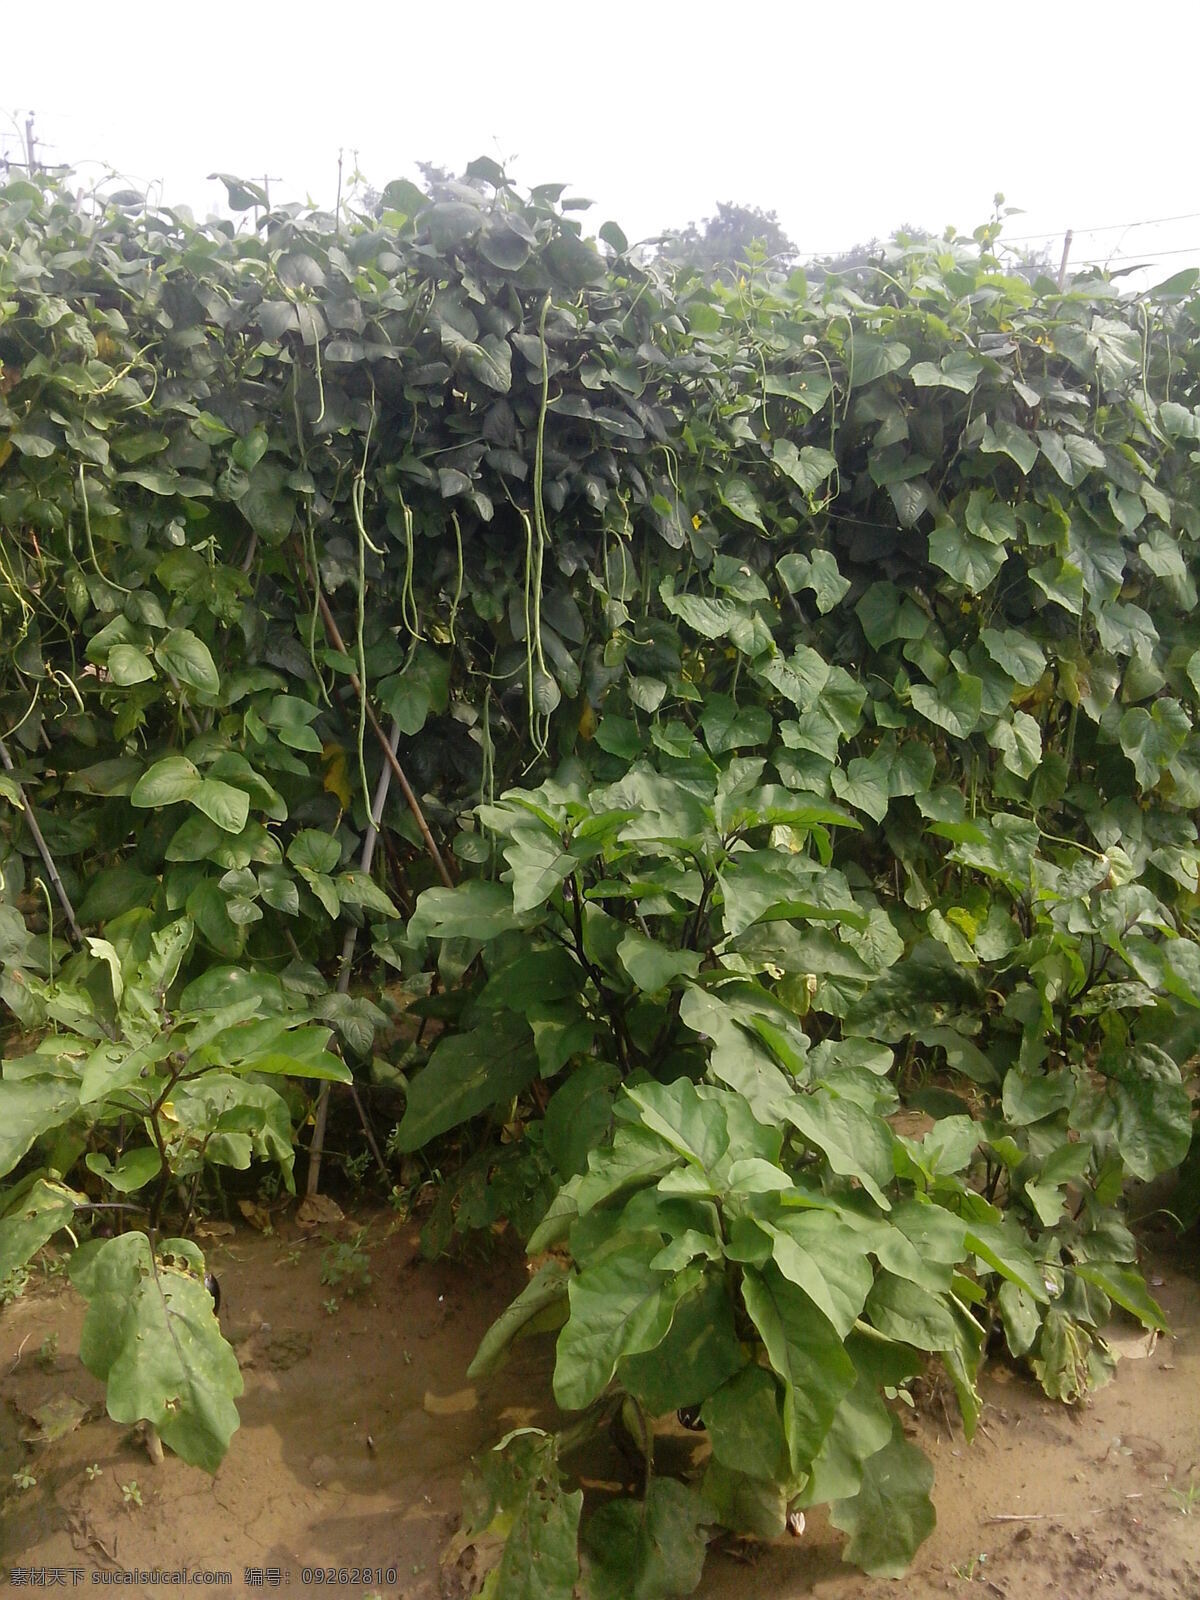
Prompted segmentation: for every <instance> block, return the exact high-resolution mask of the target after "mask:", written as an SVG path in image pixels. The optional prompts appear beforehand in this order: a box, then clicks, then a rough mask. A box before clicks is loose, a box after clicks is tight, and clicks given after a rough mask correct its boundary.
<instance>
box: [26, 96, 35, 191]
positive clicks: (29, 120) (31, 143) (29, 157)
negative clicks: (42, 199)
mask: <svg viewBox="0 0 1200 1600" xmlns="http://www.w3.org/2000/svg"><path fill="white" fill-rule="evenodd" d="M33 115H34V114H33V112H32V111H31V112H30V113H29V115H28V116H27V117H26V118H25V162H26V166H25V170H26V172H28V174H29V176H30V177H32V176H33V174H34V171H35V163H34V159H33V152H34V149H35V147H36V140H35V139H34V137H33Z"/></svg>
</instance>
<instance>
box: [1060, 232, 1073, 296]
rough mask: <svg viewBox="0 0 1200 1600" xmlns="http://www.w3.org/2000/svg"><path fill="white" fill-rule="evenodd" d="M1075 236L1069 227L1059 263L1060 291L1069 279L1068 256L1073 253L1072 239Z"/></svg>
mask: <svg viewBox="0 0 1200 1600" xmlns="http://www.w3.org/2000/svg"><path fill="white" fill-rule="evenodd" d="M1074 237H1075V235H1074V234H1073V233H1072V232H1071V229H1070V228H1068V229H1067V236H1066V238H1065V239H1064V240H1063V253H1062V260H1061V261H1060V262H1059V264H1058V287H1059V290H1060V291H1061V290H1062V286H1063V284H1064V283H1066V281H1067V257H1068V256H1069V255H1070V254H1071V240H1072V239H1073V238H1074Z"/></svg>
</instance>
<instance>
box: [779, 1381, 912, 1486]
mask: <svg viewBox="0 0 1200 1600" xmlns="http://www.w3.org/2000/svg"><path fill="white" fill-rule="evenodd" d="M891 1437H892V1414H891V1412H890V1411H889V1410H888V1408H887V1406H886V1405H884V1403H883V1400H882V1399H881V1398H880V1395H879V1391H878V1385H877V1380H876V1378H875V1375H874V1374H873V1373H866V1374H864V1373H863V1372H862V1371H861V1370H860V1371H859V1374H858V1381H857V1383H856V1384H855V1385H854V1388H853V1389H851V1391H850V1393H849V1394H848V1395H846V1396H844V1398H843V1399H842V1402H841V1404H840V1405H839V1406H838V1408H837V1412H836V1413H835V1415H834V1419H833V1423H832V1425H831V1427H830V1429H829V1432H828V1433H827V1434H826V1435H825V1442H824V1444H823V1445H822V1446H821V1449H820V1452H819V1454H818V1455H817V1457H816V1459H815V1460H814V1461H813V1464H812V1476H811V1477H810V1478H809V1481H808V1483H807V1484H806V1485H805V1488H804V1493H803V1495H802V1497H801V1503H802V1504H803V1505H806V1506H812V1505H821V1504H823V1503H825V1502H827V1501H834V1500H849V1499H851V1498H852V1497H853V1496H854V1495H856V1494H858V1492H859V1491H860V1489H861V1488H862V1481H863V1470H864V1468H865V1466H866V1463H867V1461H868V1460H869V1459H870V1458H871V1456H873V1455H875V1454H876V1452H877V1451H879V1450H882V1449H883V1448H884V1446H885V1445H886V1444H887V1443H888V1441H889V1440H890V1439H891Z"/></svg>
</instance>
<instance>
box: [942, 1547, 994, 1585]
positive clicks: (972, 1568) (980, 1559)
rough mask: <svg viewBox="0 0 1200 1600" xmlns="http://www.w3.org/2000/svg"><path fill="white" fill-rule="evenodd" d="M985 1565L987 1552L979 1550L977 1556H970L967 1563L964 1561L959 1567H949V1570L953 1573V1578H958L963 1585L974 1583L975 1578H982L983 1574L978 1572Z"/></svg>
mask: <svg viewBox="0 0 1200 1600" xmlns="http://www.w3.org/2000/svg"><path fill="white" fill-rule="evenodd" d="M986 1565H987V1551H986V1550H981V1551H980V1552H979V1554H978V1555H977V1556H972V1557H971V1559H970V1560H969V1561H964V1562H963V1563H962V1565H961V1566H958V1567H951V1568H950V1570H951V1572H953V1574H954V1576H955V1577H956V1578H960V1579H961V1580H962V1582H963V1583H974V1582H975V1579H976V1578H977V1577H978V1578H982V1577H983V1573H982V1572H981V1571H980V1568H981V1567H984V1566H986Z"/></svg>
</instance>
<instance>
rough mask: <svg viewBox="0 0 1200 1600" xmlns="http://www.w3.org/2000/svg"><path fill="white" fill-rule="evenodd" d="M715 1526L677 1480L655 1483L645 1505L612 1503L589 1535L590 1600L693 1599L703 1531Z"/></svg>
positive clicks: (699, 1500) (704, 1547)
mask: <svg viewBox="0 0 1200 1600" xmlns="http://www.w3.org/2000/svg"><path fill="white" fill-rule="evenodd" d="M712 1520H713V1514H712V1508H711V1506H710V1505H709V1504H708V1502H707V1500H706V1499H705V1498H704V1497H703V1496H702V1495H701V1494H700V1493H699V1492H698V1491H697V1490H695V1489H693V1488H691V1487H689V1486H688V1485H687V1484H684V1483H680V1482H679V1481H678V1480H677V1479H675V1478H666V1477H655V1478H651V1479H650V1481H649V1483H648V1484H647V1488H646V1495H645V1498H644V1499H643V1500H641V1501H638V1500H610V1501H609V1502H608V1503H607V1504H606V1505H603V1506H601V1507H600V1509H599V1510H598V1511H596V1512H595V1514H594V1515H593V1516H592V1517H591V1519H590V1520H589V1522H588V1524H587V1527H586V1529H585V1531H584V1536H583V1545H584V1549H585V1551H586V1552H587V1555H588V1573H587V1594H588V1600H671V1597H673V1596H676V1595H686V1594H691V1593H692V1592H693V1590H694V1589H695V1588H696V1586H697V1585H698V1584H699V1582H700V1575H701V1573H702V1571H703V1569H704V1558H705V1556H706V1554H707V1553H708V1535H707V1534H706V1533H705V1531H704V1530H705V1528H706V1526H707V1525H708V1524H709V1523H710V1522H711V1521H712ZM505 1592H506V1593H507V1591H505ZM563 1600H566V1592H565V1591H564V1593H563Z"/></svg>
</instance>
